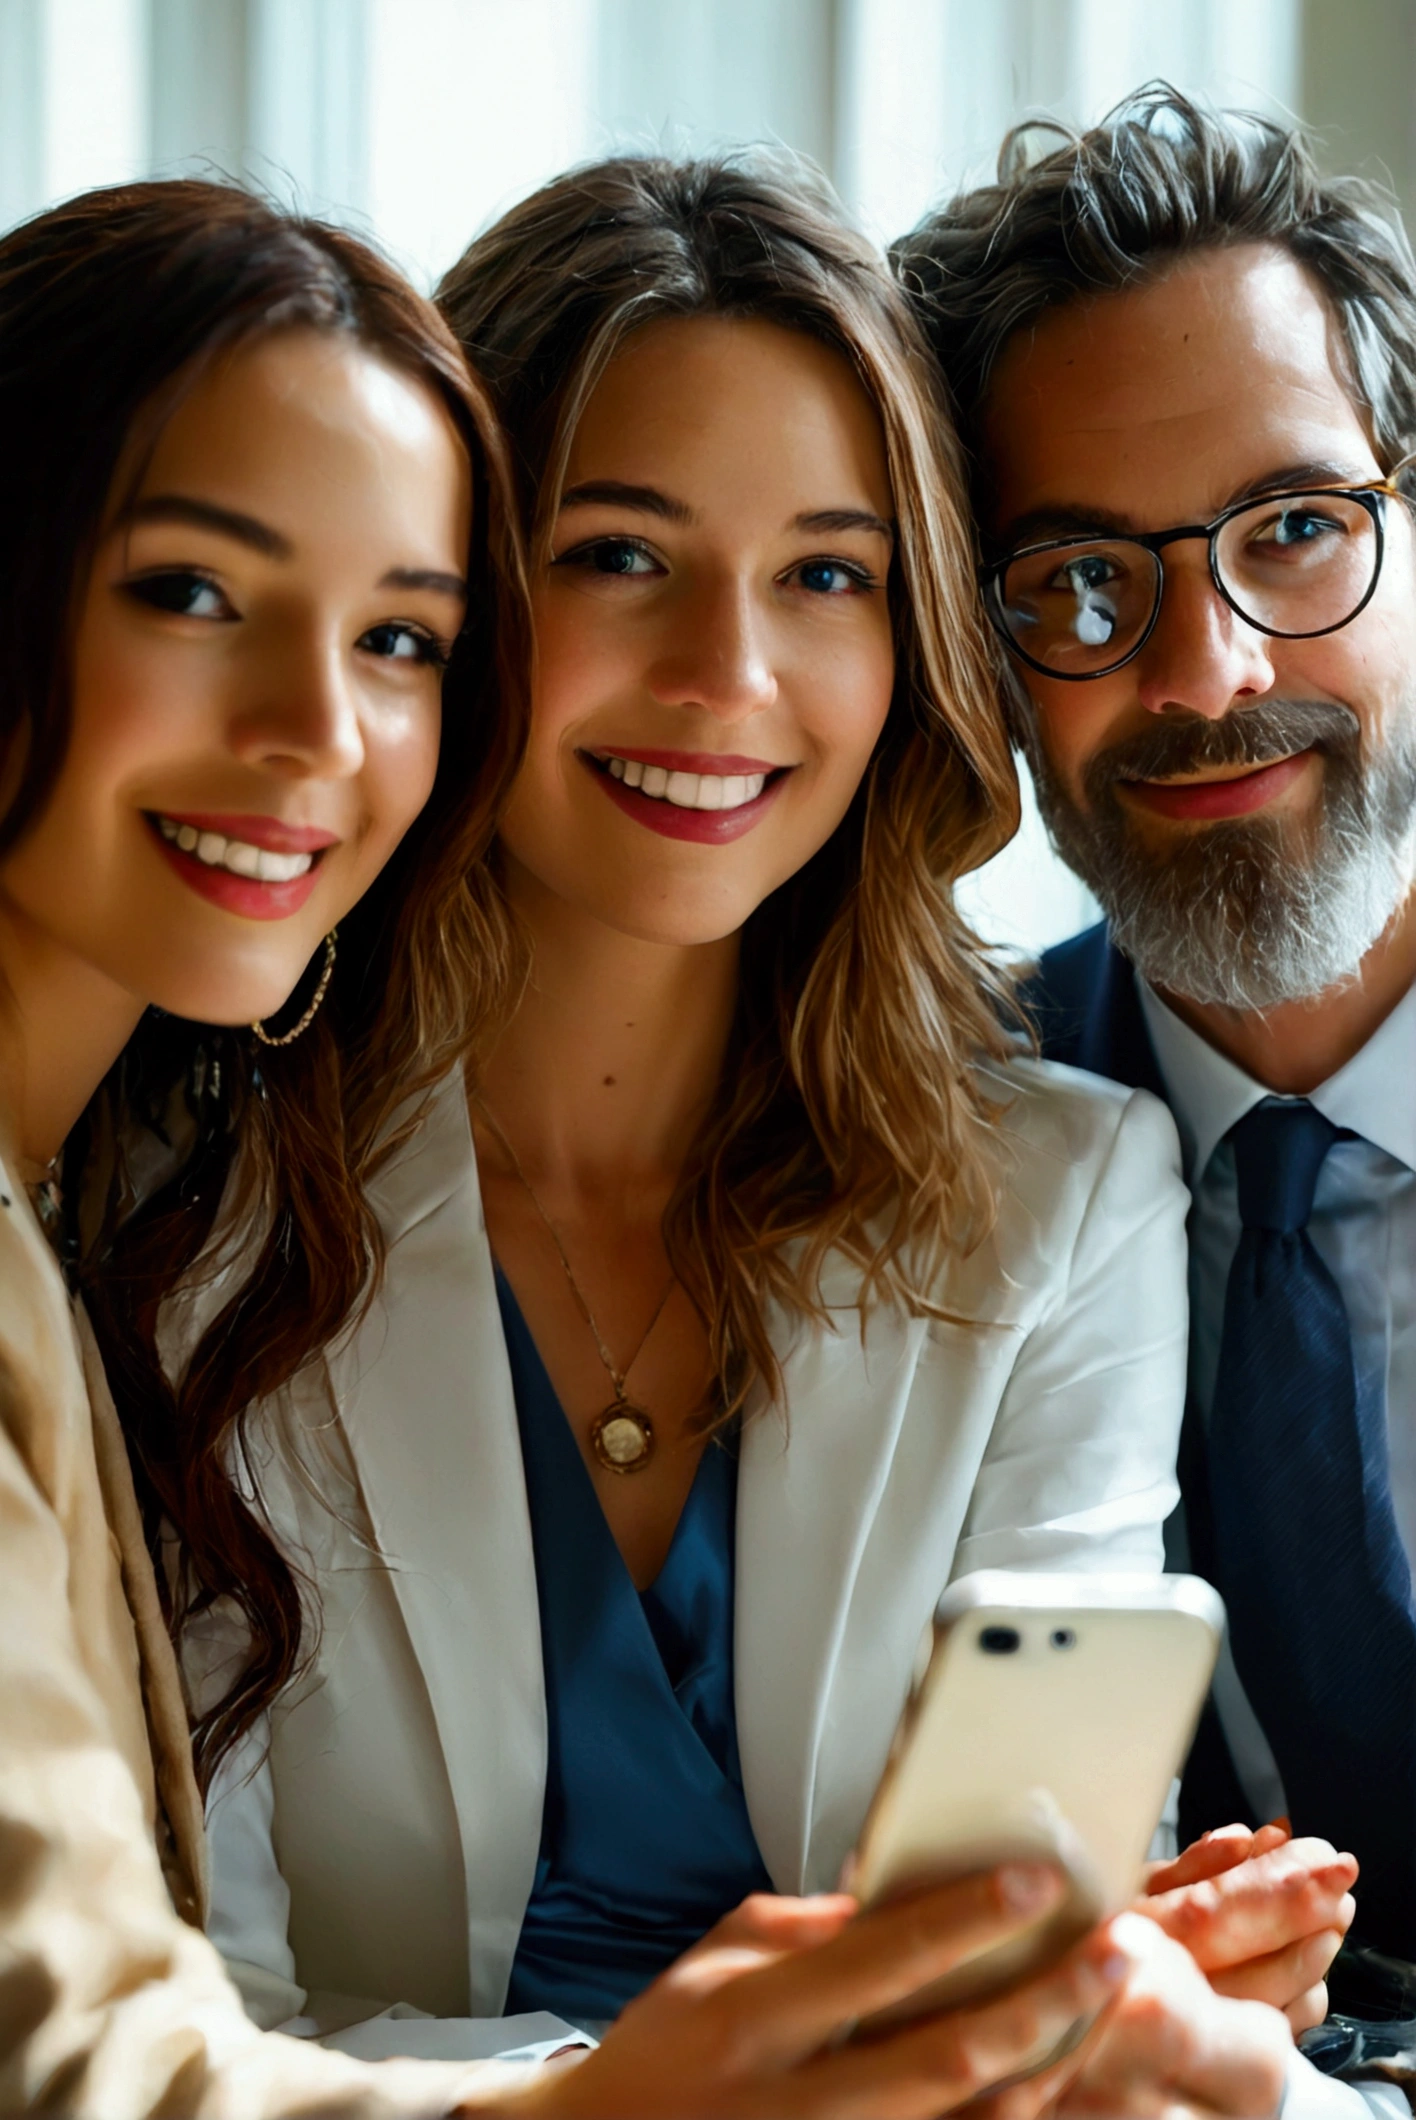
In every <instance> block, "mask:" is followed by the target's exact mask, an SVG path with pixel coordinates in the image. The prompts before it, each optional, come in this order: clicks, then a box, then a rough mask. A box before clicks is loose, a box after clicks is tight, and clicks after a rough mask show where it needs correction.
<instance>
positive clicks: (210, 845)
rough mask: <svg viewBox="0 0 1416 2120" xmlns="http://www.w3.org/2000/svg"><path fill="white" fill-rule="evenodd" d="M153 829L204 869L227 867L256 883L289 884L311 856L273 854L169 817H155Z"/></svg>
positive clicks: (302, 873)
mask: <svg viewBox="0 0 1416 2120" xmlns="http://www.w3.org/2000/svg"><path fill="white" fill-rule="evenodd" d="M157 828H158V830H159V831H160V832H161V834H162V836H163V838H164V839H166V840H169V841H170V842H171V843H172V844H173V845H174V846H178V847H180V848H181V850H182V852H183V853H184V854H195V855H196V857H197V860H198V861H200V862H202V863H204V864H205V866H206V867H207V868H209V869H229V870H230V871H231V873H232V875H233V876H251V877H254V878H255V879H256V881H257V882H258V883H293V882H294V880H295V878H296V877H297V876H303V875H304V874H305V872H306V870H307V869H308V868H309V867H310V866H311V864H312V863H313V861H314V858H315V857H314V855H313V854H277V853H276V852H275V851H274V849H273V848H271V847H254V846H252V845H251V844H250V843H249V841H247V840H244V839H227V838H225V837H224V836H223V834H222V833H220V832H199V831H198V830H197V828H196V826H195V825H190V824H178V823H177V822H176V821H175V819H173V818H171V817H159V818H158V820H157Z"/></svg>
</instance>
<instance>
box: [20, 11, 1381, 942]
mask: <svg viewBox="0 0 1416 2120" xmlns="http://www.w3.org/2000/svg"><path fill="white" fill-rule="evenodd" d="M1154 75H1164V76H1166V77H1167V78H1168V79H1170V80H1172V81H1174V82H1176V83H1177V84H1178V85H1180V86H1181V87H1183V88H1186V89H1189V90H1192V91H1197V92H1199V93H1201V94H1204V95H1207V96H1209V97H1210V98H1212V99H1213V100H1215V101H1218V102H1222V103H1230V104H1242V105H1245V106H1248V107H1262V108H1267V109H1272V110H1278V111H1302V112H1303V113H1304V115H1306V116H1308V117H1309V118H1311V119H1314V120H1315V121H1317V122H1319V123H1320V124H1322V125H1323V126H1324V128H1325V136H1326V138H1327V141H1328V146H1329V151H1330V153H1331V154H1332V155H1333V156H1335V157H1336V158H1338V159H1341V160H1345V161H1347V162H1348V163H1349V164H1352V165H1354V166H1356V165H1362V166H1371V167H1373V168H1374V169H1376V170H1377V171H1378V173H1386V174H1387V175H1388V176H1389V178H1390V180H1391V181H1392V182H1393V184H1394V185H1395V186H1396V188H1397V189H1398V191H1403V190H1406V189H1407V188H1408V185H1410V184H1411V180H1412V174H1413V166H1416V135H1413V96H1414V94H1416V5H1413V4H1412V0H1167V4H1166V5H1164V6H1162V5H1159V4H1158V0H0V226H8V225H9V224H10V223H11V222H12V221H14V220H17V219H19V218H20V217H21V216H23V215H26V214H29V213H32V212H35V211H36V210H38V209H39V208H41V207H43V206H45V205H46V204H48V203H50V202H52V201H54V200H56V199H60V198H63V197H65V196H66V195H68V194H70V193H72V192H75V191H79V190H82V189H84V188H86V187H87V186H90V185H94V184H105V183H113V182H117V181H120V180H122V179H124V178H130V177H134V176H140V175H149V174H175V173H178V172H188V171H203V172H214V171H220V172H226V173H230V174H239V175H243V176H245V177H247V178H248V179H251V180H254V181H255V182H257V183H258V184H261V185H262V186H264V187H265V188H266V189H268V190H270V191H271V192H273V193H275V194H276V195H277V196H279V197H281V198H285V199H295V200H298V201H299V202H300V203H301V204H303V205H305V206H308V207H309V208H311V209H312V210H314V211H317V212H322V213H329V214H334V215H337V216H339V217H341V218H343V219H346V220H348V221H350V222H352V223H353V224H354V225H355V226H357V227H360V228H362V229H364V230H366V231H369V232H371V233H372V234H374V235H375V236H376V237H377V238H378V240H379V241H380V242H381V243H383V245H384V246H385V247H386V248H387V249H389V250H390V251H392V253H393V254H394V255H395V256H396V257H397V258H398V259H399V260H400V261H401V262H402V263H403V264H404V265H405V266H406V267H407V269H408V270H409V271H410V272H411V273H412V274H413V276H414V277H415V278H416V279H417V280H418V281H419V282H420V283H421V284H423V285H424V286H430V285H431V284H432V283H433V282H434V281H435V280H436V278H437V276H438V274H439V273H440V272H441V271H442V270H443V269H444V268H445V267H446V266H447V265H448V264H449V263H451V261H452V260H453V259H454V258H455V257H456V256H457V254H458V253H459V251H460V250H461V249H462V247H463V245H464V244H465V243H466V242H467V240H468V239H469V237H470V236H471V235H472V234H473V233H474V232H475V231H476V230H477V229H478V228H479V227H481V226H482V225H484V224H485V223H486V222H487V221H488V220H489V219H490V218H492V217H493V216H494V215H495V214H497V213H498V212H500V211H501V210H502V209H503V208H504V207H505V206H507V205H508V204H510V203H511V202H512V201H513V200H514V199H516V198H518V197H520V196H521V195H522V194H523V193H525V192H526V191H528V190H530V189H531V188H532V187H533V186H534V185H536V184H537V183H539V182H540V181H542V180H543V179H544V178H546V177H548V176H550V175H551V174H553V173H554V172H555V171H556V170H558V169H561V168H563V167H565V166H566V165H567V164H568V163H571V162H573V161H576V160H579V159H582V158H584V157H586V156H590V155H597V154H603V153H606V152H608V151H610V150H611V149H613V148H615V147H620V146H630V147H638V148H655V147H660V146H663V147H666V148H668V149H670V150H671V151H683V150H687V149H693V148H699V147H704V146H714V145H718V144H721V143H724V142H728V141H738V140H769V141H776V142H779V143H782V144H785V145H787V146H789V147H791V148H794V149H797V150H799V151H801V152H803V153H805V154H808V155H810V156H812V157H813V158H814V159H815V160H816V161H817V162H819V163H820V164H821V165H822V166H823V167H824V168H825V169H826V170H827V172H828V173H829V174H830V175H831V177H832V178H833V179H834V181H835V183H836V185H837V186H838V188H839V190H840V191H841V193H842V196H843V197H844V199H845V200H846V202H847V204H848V206H849V207H850V208H851V209H852V210H853V211H854V212H855V213H856V214H857V215H858V216H860V218H861V219H862V220H863V222H864V223H865V225H866V226H867V228H868V229H870V230H871V232H872V233H873V234H875V235H876V236H877V237H878V238H880V239H881V240H885V239H888V238H889V237H890V236H892V235H895V234H897V233H899V232H900V231H901V230H903V229H904V228H906V227H908V226H909V225H910V224H911V223H912V222H913V221H914V220H915V219H917V218H918V216H919V215H920V214H921V213H922V212H923V211H924V209H925V208H926V207H927V206H928V205H929V204H930V203H931V202H932V201H933V200H935V199H937V198H939V197H940V196H942V195H943V194H944V193H946V192H948V191H949V190H950V189H952V188H954V187H955V186H957V185H959V184H961V183H964V182H968V181H972V180H974V179H975V178H978V177H981V176H984V175H986V174H987V173H988V171H989V170H990V168H991V166H992V163H993V160H994V158H995V156H996V153H997V148H998V143H999V141H1000V140H1001V138H1002V136H1003V134H1004V132H1005V131H1006V130H1007V128H1008V127H1009V126H1010V125H1012V124H1014V123H1016V122H1017V121H1018V120H1019V119H1020V118H1023V117H1026V116H1031V115H1039V114H1052V115H1056V116H1059V117H1063V118H1066V119H1068V120H1071V121H1074V122H1082V123H1085V122H1087V121H1088V120H1090V119H1093V118H1095V117H1097V116H1099V115H1100V114H1101V113H1102V112H1103V111H1104V110H1106V109H1107V108H1108V107H1109V106H1110V105H1111V104H1112V103H1114V102H1115V101H1116V100H1117V99H1118V98H1119V97H1120V96H1122V95H1123V94H1125V92H1126V91H1127V90H1128V89H1131V88H1134V87H1136V86H1137V85H1139V84H1140V83H1141V82H1144V81H1146V80H1147V79H1149V78H1151V77H1152V76H1154ZM965 890H966V895H967V902H968V905H969V908H970V911H971V912H972V913H973V915H974V917H975V919H976V920H977V922H978V924H979V925H980V927H981V929H982V930H983V931H984V932H985V933H987V934H988V935H989V936H990V937H991V938H993V939H996V940H998V941H1000V942H1003V943H1006V944H1008V945H1010V946H1013V947H1016V948H1022V949H1027V950H1036V949H1038V948H1041V947H1044V946H1045V945H1046V944H1047V943H1049V942H1051V941H1054V940H1057V939H1059V938H1060V937H1061V936H1063V935H1066V934H1069V933H1071V932H1073V931H1074V930H1075V929H1076V928H1077V927H1078V926H1080V925H1082V924H1083V923H1084V922H1085V921H1086V920H1087V919H1089V918H1090V917H1092V914H1093V908H1092V907H1091V905H1090V902H1089V900H1088V898H1087V894H1086V893H1085V892H1084V891H1083V889H1082V887H1081V886H1080V885H1079V884H1078V883H1077V882H1076V880H1075V879H1074V878H1073V877H1072V876H1071V875H1070V874H1069V873H1068V872H1067V871H1066V870H1065V869H1064V868H1062V866H1061V865H1060V863H1058V862H1057V861H1056V859H1055V857H1054V856H1053V855H1052V854H1051V852H1050V850H1049V848H1048V846H1047V844H1046V840H1045V838H1044V835H1043V833H1042V830H1041V827H1040V825H1039V824H1038V821H1037V818H1036V815H1035V814H1034V813H1031V812H1030V813H1029V815H1028V817H1027V818H1026V819H1025V821H1024V825H1023V829H1022V831H1021V832H1020V834H1019V835H1018V838H1017V840H1016V841H1015V842H1014V844H1013V845H1012V846H1011V847H1010V848H1009V849H1008V850H1007V851H1006V852H1005V853H1004V854H1003V855H1002V856H1000V857H999V859H998V860H997V861H996V862H994V863H992V864H990V866H989V868H988V869H987V870H985V871H983V872H981V874H980V875H979V876H978V877H976V878H971V879H970V880H969V883H968V884H967V885H966V887H965Z"/></svg>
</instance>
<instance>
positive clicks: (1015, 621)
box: [999, 493, 1381, 677]
mask: <svg viewBox="0 0 1416 2120" xmlns="http://www.w3.org/2000/svg"><path fill="white" fill-rule="evenodd" d="M1213 551H1214V565H1215V571H1216V572H1217V574H1218V576H1219V579H1220V581H1221V583H1222V584H1223V586H1224V591H1225V594H1226V595H1227V596H1228V597H1229V599H1230V601H1231V603H1232V604H1233V605H1234V606H1235V608H1236V609H1237V610H1238V612H1239V614H1240V616H1241V617H1243V618H1245V619H1247V620H1248V622H1249V624H1250V625H1252V626H1255V627H1257V628H1258V630H1259V631H1260V632H1261V633H1269V634H1280V635H1289V636H1297V637H1301V636H1303V635H1305V634H1312V633H1326V632H1328V631H1329V630H1330V629H1331V628H1332V627H1334V626H1340V625H1342V624H1343V623H1344V622H1345V621H1346V620H1347V619H1349V618H1351V617H1352V616H1353V614H1354V613H1355V612H1356V611H1357V610H1358V609H1359V608H1360V606H1361V604H1362V603H1363V601H1364V599H1365V598H1366V596H1367V594H1368V592H1369V591H1370V589H1371V587H1372V583H1373V580H1374V579H1375V575H1376V569H1377V565H1378V561H1379V558H1380V553H1381V543H1380V538H1379V535H1378V530H1377V524H1376V521H1375V518H1374V517H1373V515H1372V513H1371V512H1370V510H1368V509H1367V508H1366V507H1364V506H1363V504H1362V503H1361V502H1360V501H1355V500H1350V499H1348V498H1347V497H1346V496H1345V495H1343V494H1336V493H1307V494H1291V493H1290V494H1284V495H1283V496H1282V498H1281V500H1268V501H1258V502H1256V503H1255V504H1254V506H1253V507H1252V508H1246V509H1244V510H1243V512H1242V513H1241V514H1239V515H1232V516H1230V518H1229V519H1228V521H1227V522H1225V523H1224V524H1222V525H1221V527H1220V529H1219V530H1218V531H1217V532H1216V534H1215V536H1214V539H1213ZM1161 580H1162V575H1161V564H1160V560H1159V558H1158V556H1157V555H1156V554H1155V553H1154V552H1151V551H1150V550H1149V549H1148V548H1147V547H1146V546H1145V545H1140V544H1135V543H1133V542H1132V541H1131V540H1130V539H1129V538H1124V537H1115V538H1098V539H1096V540H1088V541H1086V542H1082V541H1080V540H1079V541H1078V542H1077V543H1075V544H1067V545H1060V546H1053V547H1052V549H1051V550H1050V551H1039V552H1030V553H1023V554H1021V555H1020V556H1019V557H1018V558H1017V559H1015V560H1013V561H1012V562H1011V563H1010V564H1009V566H1008V567H1007V568H1006V569H1005V571H1004V573H1003V577H1002V580H1001V581H1000V583H999V590H1000V605H1001V609H1002V615H1003V621H1004V625H1005V628H1006V630H1007V632H1008V634H1009V637H1010V638H1011V639H1012V640H1013V642H1014V643H1015V645H1016V646H1017V647H1019V648H1020V649H1021V650H1022V651H1023V653H1024V654H1025V655H1027V656H1028V657H1029V658H1030V659H1031V660H1032V661H1033V662H1035V663H1039V664H1041V665H1043V666H1044V667H1045V668H1046V669H1048V670H1056V671H1057V672H1058V674H1059V675H1062V676H1075V677H1083V676H1092V675H1099V674H1100V673H1101V672H1103V671H1105V670H1110V669H1113V668H1114V667H1115V666H1116V665H1117V664H1118V663H1121V662H1124V661H1125V659H1126V657H1127V656H1128V655H1129V654H1131V652H1132V651H1133V650H1134V649H1135V647H1136V646H1137V645H1138V643H1139V642H1140V641H1141V639H1142V638H1143V637H1144V635H1145V631H1146V628H1147V627H1148V626H1149V625H1150V622H1151V619H1152V617H1153V616H1154V614H1155V610H1156V606H1157V604H1158V602H1159V600H1160V593H1161Z"/></svg>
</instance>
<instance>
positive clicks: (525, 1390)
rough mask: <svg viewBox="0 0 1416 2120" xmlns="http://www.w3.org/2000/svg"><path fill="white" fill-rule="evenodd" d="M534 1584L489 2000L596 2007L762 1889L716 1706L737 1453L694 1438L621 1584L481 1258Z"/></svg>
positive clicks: (539, 1375)
mask: <svg viewBox="0 0 1416 2120" xmlns="http://www.w3.org/2000/svg"><path fill="white" fill-rule="evenodd" d="M497 1297H498V1300H499V1302H500V1304H501V1313H502V1326H503V1329H504V1331H505V1334H506V1346H507V1354H508V1356H509V1358H510V1362H511V1375H512V1384H513V1387H514V1389H515V1393H516V1411H517V1418H518V1420H519V1422H520V1426H521V1449H522V1455H523V1458H524V1461H525V1467H526V1489H527V1496H528V1499H529V1502H530V1509H531V1533H532V1539H533V1542H534V1545H535V1553H536V1581H537V1586H538V1588H539V1591H540V1598H541V1644H542V1652H543V1656H544V1661H545V1674H546V1713H547V1723H548V1738H549V1751H548V1758H547V1771H546V1800H545V1810H544V1813H543V1817H542V1827H541V1849H540V1856H539V1859H538V1861H537V1865H536V1881H535V1886H534V1889H533V1891H532V1894H531V1901H530V1904H529V1905H528V1907H527V1909H526V1916H525V1919H524V1921H523V1922H522V1927H521V1941H520V1943H519V1945H518V1947H517V1952H516V1960H515V1963H514V1965H513V1967H512V1973H511V1988H510V1992H509V1994H508V1996H507V2000H506V2009H507V2011H508V2012H511V2013H516V2012H520V2011H522V2010H553V2011H554V2012H555V2013H556V2015H557V2016H560V2017H564V2018H567V2019H569V2020H570V2021H571V2022H572V2023H584V2022H587V2021H590V2022H595V2021H603V2020H607V2019H609V2018H612V2017H615V2016H617V2015H618V2014H619V2012H620V2011H621V2010H622V2009H623V2008H624V2005H625V2004H626V2003H627V2002H629V2001H630V2000H632V1998H633V1997H634V1996H635V1995H637V1994H638V1993H639V1991H640V1989H641V1988H643V1987H646V1986H647V1985H648V1983H649V1982H650V1981H651V1980H652V1979H653V1978H654V1976H655V1974H656V1973H659V1972H662V1971H663V1969H664V1968H665V1967H666V1966H667V1965H669V1964H670V1963H671V1962H672V1960H673V1959H675V1958H677V1957H678V1956H679V1954H680V1953H681V1952H683V1951H685V1950H687V1949H688V1947H689V1945H690V1944H693V1943H697V1942H698V1940H699V1938H700V1937H701V1936H702V1935H703V1933H704V1931H705V1930H707V1929H709V1928H711V1927H712V1925H713V1923H714V1922H715V1921H717V1920H718V1919H719V1918H720V1917H721V1916H722V1915H723V1914H725V1913H727V1912H728V1911H729V1909H730V1908H732V1907H735V1906H736V1905H737V1903H738V1901H739V1900H740V1899H742V1898H743V1897H745V1895H746V1894H747V1893H749V1892H770V1891H771V1890H772V1882H771V1879H770V1878H769V1877H768V1875H767V1872H766V1869H765V1868H764V1866H763V1862H762V1857H761V1855H760V1854H759V1853H758V1849H757V1842H756V1840H755V1838H754V1836H753V1831H752V1825H751V1822H750V1820H749V1818H748V1815H747V1804H746V1801H745V1799H744V1796H743V1791H742V1773H741V1769H740V1767H739V1765H738V1751H737V1728H736V1718H735V1713H734V1708H733V1548H734V1532H735V1526H736V1516H737V1452H736V1447H735V1443H734V1442H733V1440H732V1439H731V1438H729V1439H728V1441H727V1442H718V1441H714V1442H710V1444H709V1445H708V1447H707V1449H706V1450H705V1451H704V1453H703V1456H702V1459H701V1460H700V1462H699V1467H698V1472H697V1475H696V1477H695V1479H694V1483H693V1486H692V1488H691V1490H690V1492H689V1497H688V1500H687V1501H686V1502H685V1504H684V1509H683V1514H682V1516H681V1517H680V1518H679V1522H678V1528H677V1530H676V1531H675V1533H674V1539H673V1544H672V1546H671V1547H670V1549H669V1554H668V1558H667V1559H666V1561H665V1562H664V1565H663V1567H662V1569H661V1570H660V1572H659V1574H658V1576H657V1577H656V1579H655V1581H654V1582H653V1584H652V1585H651V1586H650V1588H649V1589H647V1590H645V1591H642V1592H640V1591H636V1590H635V1587H634V1584H633V1582H632V1580H631V1578H630V1575H629V1571H628V1570H627V1568H626V1567H625V1565H624V1561H623V1560H622V1559H621V1557H620V1551H619V1548H618V1547H617V1546H616V1544H615V1541H614V1537H613V1535H612V1533H611V1531H610V1527H609V1525H608V1524H607V1523H606V1521H605V1515H604V1511H603V1510H602V1509H601V1507H600V1503H599V1499H598V1497H597V1495H596V1493H595V1487H594V1483H593V1481H592V1480H591V1477H590V1474H589V1472H588V1470H587V1469H586V1466H585V1461H584V1459H583V1458H582V1457H581V1455H580V1449H579V1446H578V1444H577V1443H576V1440H575V1437H574V1435H573V1434H572V1433H571V1429H570V1424H569V1422H568V1421H567V1420H566V1417H565V1414H564V1413H563V1411H562V1410H561V1405H560V1401H559V1400H558V1399H557V1397H556V1394H555V1390H554V1387H553V1386H552V1384H551V1380H550V1378H549V1377H548V1376H547V1374H546V1371H545V1367H544V1365H543V1363H542V1361H541V1357H540V1355H539V1353H538V1352H537V1349H536V1343H535V1341H534V1340H533V1339H532V1337H531V1334H530V1332H529V1331H528V1329H527V1326H526V1322H525V1320H524V1319H523V1317H522V1315H521V1312H520V1309H519V1308H518V1306H517V1302H516V1298H515V1296H514V1295H513V1294H512V1292H511V1289H510V1286H509V1285H508V1283H507V1282H506V1280H505V1279H504V1278H503V1276H502V1275H501V1274H500V1273H498V1275H497Z"/></svg>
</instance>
